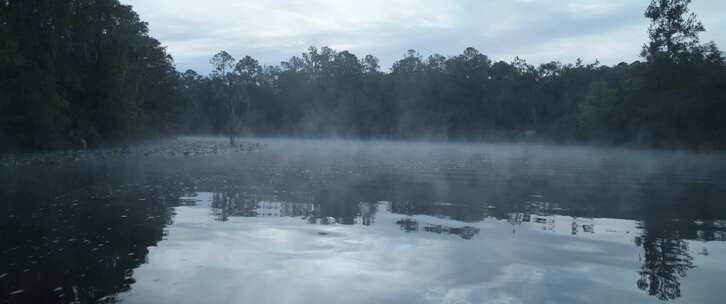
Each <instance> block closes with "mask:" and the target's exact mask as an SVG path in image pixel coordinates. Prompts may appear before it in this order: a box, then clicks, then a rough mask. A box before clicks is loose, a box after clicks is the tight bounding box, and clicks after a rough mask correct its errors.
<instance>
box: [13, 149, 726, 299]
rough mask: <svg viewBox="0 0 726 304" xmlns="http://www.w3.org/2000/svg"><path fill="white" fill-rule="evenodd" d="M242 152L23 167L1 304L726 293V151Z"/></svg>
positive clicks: (155, 152)
mask: <svg viewBox="0 0 726 304" xmlns="http://www.w3.org/2000/svg"><path fill="white" fill-rule="evenodd" d="M241 141H242V145H241V146H240V147H237V148H224V147H225V146H226V144H227V143H226V141H225V139H217V138H181V139H179V140H176V141H166V142H158V143H147V144H143V145H137V146H132V147H131V148H130V151H124V152H123V153H122V152H119V151H118V150H114V149H109V150H106V151H95V152H82V153H81V152H79V153H78V154H72V155H70V154H68V155H66V154H57V155H55V156H54V157H55V158H56V159H60V160H57V161H51V160H49V159H50V158H43V159H41V160H39V161H35V160H24V159H16V160H13V162H12V164H15V165H10V162H9V161H4V162H3V166H2V167H0V183H1V184H2V189H0V199H1V200H2V201H3V203H2V204H0V208H2V210H0V231H1V232H2V234H0V266H2V268H0V302H8V303H43V302H61V303H69V302H73V301H80V302H84V303H88V302H107V303H111V302H117V301H120V302H122V303H168V302H174V303H199V302H208V303H225V302H251V303H293V302H294V303H313V302H319V301H320V300H321V299H325V300H326V301H331V302H345V303H489V302H491V303H509V302H512V303H518V302H524V303H535V302H548V301H549V302H557V303H581V302H588V303H592V302H595V303H598V302H601V303H612V302H623V303H634V302H637V303H657V302H660V301H673V302H676V303H680V302H682V303H718V302H719V301H720V299H722V298H723V297H724V296H725V295H726V294H724V292H723V291H721V289H720V288H719V281H720V279H719V278H721V277H723V276H724V274H726V263H724V255H725V254H726V246H724V245H725V244H726V243H724V240H726V204H724V203H723V201H724V197H725V196H724V195H725V194H726V157H725V156H723V155H722V154H715V153H714V154H706V153H702V154H699V153H690V152H666V151H647V150H628V149H613V148H593V147H585V146H550V145H536V144H479V143H477V144H474V143H460V144H454V143H429V142H394V141H346V140H286V139H245V140H241ZM64 157H65V158H64Z"/></svg>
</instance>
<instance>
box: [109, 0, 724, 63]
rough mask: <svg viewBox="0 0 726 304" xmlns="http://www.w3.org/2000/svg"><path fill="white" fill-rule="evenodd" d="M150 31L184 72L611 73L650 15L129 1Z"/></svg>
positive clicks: (533, 6) (276, 0)
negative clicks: (345, 64)
mask: <svg viewBox="0 0 726 304" xmlns="http://www.w3.org/2000/svg"><path fill="white" fill-rule="evenodd" d="M122 1H123V2H124V3H126V4H130V5H132V6H133V7H134V9H135V10H136V11H137V12H138V13H139V14H140V15H141V18H142V19H143V20H145V21H147V22H149V24H150V28H151V33H152V35H154V36H155V37H156V38H158V39H159V40H161V41H162V43H163V44H165V45H167V46H168V49H169V52H170V53H171V54H172V55H173V56H174V58H175V60H176V63H177V66H178V68H179V69H181V70H184V69H187V68H191V69H195V70H198V71H200V72H203V73H206V72H208V71H209V70H210V68H209V64H208V62H207V61H208V58H209V57H211V55H212V54H214V53H215V52H217V51H218V50H221V49H224V50H227V51H229V52H230V53H231V54H233V55H234V56H236V57H241V56H244V55H251V56H252V57H255V58H258V59H259V60H260V61H261V62H262V63H264V64H278V63H279V62H280V61H282V60H287V59H288V58H289V57H290V56H293V55H297V54H299V53H301V52H303V51H304V50H305V49H307V47H308V46H311V45H314V46H322V45H327V46H331V47H333V48H335V49H339V50H350V51H352V52H354V53H356V54H358V55H359V56H361V55H364V54H369V53H370V54H374V55H376V56H378V57H379V58H380V59H381V62H382V64H383V66H384V67H388V66H390V65H391V64H392V63H393V62H394V61H395V60H397V59H398V58H400V57H401V56H402V55H403V54H404V53H405V51H406V50H408V49H416V50H418V51H419V52H420V53H422V54H424V55H429V54H432V53H441V54H443V55H455V54H459V53H461V51H462V50H463V49H464V48H466V47H469V46H473V47H476V48H478V49H479V50H481V51H482V52H483V53H485V54H487V55H489V56H490V57H491V58H492V59H494V60H507V61H509V60H511V59H513V58H514V57H515V56H520V57H524V58H526V59H527V60H528V61H529V62H531V63H542V62H547V61H551V60H559V61H563V62H572V61H574V60H575V59H576V58H582V59H583V60H585V61H587V62H590V61H594V60H596V59H598V60H600V61H601V62H602V63H605V64H617V63H619V62H621V61H633V60H637V59H638V53H639V52H640V48H641V46H642V45H643V43H644V42H645V41H646V40H647V33H646V30H647V26H648V23H647V20H646V19H645V18H643V11H644V10H645V7H646V6H647V5H648V2H649V1H646V0H643V1H632V0H572V1H570V0H492V1H479V0H456V1H442V0H367V1H338V0H306V1H296V0H268V1H235V0H208V1H205V2H199V1H192V0H155V1H149V0H122ZM722 6H723V4H722V2H721V0H696V1H694V3H693V4H692V10H693V11H694V12H695V13H696V14H698V15H699V17H700V19H701V20H702V21H703V22H704V24H705V25H706V28H707V30H708V32H706V33H704V34H703V35H702V39H703V40H704V41H709V40H715V41H716V42H717V43H718V44H719V45H721V46H724V45H726V39H724V38H722V36H723V35H719V33H723V32H725V31H726V22H724V21H723V20H722V19H723V18H721V17H722V16H720V14H719V12H720V11H721V10H722Z"/></svg>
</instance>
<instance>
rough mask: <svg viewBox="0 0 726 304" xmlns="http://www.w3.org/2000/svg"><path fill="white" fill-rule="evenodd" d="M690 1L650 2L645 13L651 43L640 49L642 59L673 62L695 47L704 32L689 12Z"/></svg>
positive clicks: (699, 23)
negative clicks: (662, 59) (649, 21)
mask: <svg viewBox="0 0 726 304" xmlns="http://www.w3.org/2000/svg"><path fill="white" fill-rule="evenodd" d="M690 3H691V0H652V1H651V2H650V5H649V6H648V8H647V9H646V11H645V17H646V18H648V19H650V20H651V24H650V28H649V29H648V34H649V36H650V42H649V43H648V44H646V45H645V46H644V47H643V52H642V55H643V56H644V57H646V58H648V60H655V59H657V58H660V57H664V58H668V59H671V60H673V61H675V62H678V61H682V60H684V59H686V55H687V54H688V53H689V52H690V51H691V50H693V49H694V48H695V47H697V46H698V42H699V40H698V34H699V33H700V32H703V31H705V28H704V27H703V24H702V23H701V22H700V21H698V19H697V18H696V14H694V13H691V12H690V11H689V10H688V5H689V4H690Z"/></svg>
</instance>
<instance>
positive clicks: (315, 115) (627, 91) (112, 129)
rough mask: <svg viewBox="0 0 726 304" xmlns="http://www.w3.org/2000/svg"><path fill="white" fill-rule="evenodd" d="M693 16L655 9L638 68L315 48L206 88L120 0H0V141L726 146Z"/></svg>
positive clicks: (723, 105) (238, 70) (718, 67)
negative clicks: (387, 59)
mask: <svg viewBox="0 0 726 304" xmlns="http://www.w3.org/2000/svg"><path fill="white" fill-rule="evenodd" d="M689 3H690V0H653V1H652V2H651V4H650V6H649V7H648V9H647V10H646V12H645V14H644V15H645V17H646V18H649V19H650V20H651V26H650V28H649V29H647V30H648V32H649V35H650V41H647V42H645V44H644V46H643V50H642V54H641V57H642V61H635V62H632V63H620V64H618V65H615V66H605V65H600V64H599V63H598V62H594V63H583V62H582V61H581V60H578V61H577V62H576V63H574V64H563V63H560V62H557V61H553V62H550V63H545V64H541V65H538V66H535V65H531V64H528V63H527V62H526V61H525V60H524V59H521V58H518V57H517V58H515V59H514V60H513V61H511V62H506V61H492V60H491V59H489V58H488V57H487V56H486V55H485V54H483V53H481V52H480V51H478V50H476V49H474V48H467V49H466V50H464V51H463V53H462V54H460V55H456V56H451V57H446V56H443V55H439V54H433V55H430V56H428V57H424V56H422V55H421V54H419V53H418V52H416V51H415V50H409V51H408V52H406V53H405V54H404V56H403V58H401V59H399V60H398V61H396V62H395V63H394V64H393V66H392V67H391V68H390V69H385V68H381V67H380V66H379V61H378V59H377V58H376V57H375V56H373V55H365V56H363V57H360V58H359V57H358V56H356V55H355V54H352V53H350V52H348V51H337V50H333V49H331V48H328V47H320V48H316V47H311V48H309V49H308V50H307V51H306V52H305V53H303V54H302V55H301V56H295V57H292V58H290V59H288V60H287V61H284V62H282V63H281V64H280V65H275V66H262V65H261V64H260V63H259V62H258V61H257V60H255V59H254V58H251V57H249V56H244V57H242V58H241V59H239V60H236V59H235V58H233V57H232V56H231V55H230V54H228V53H227V52H225V51H220V52H219V53H217V54H215V55H214V56H213V57H212V58H211V59H210V64H211V65H212V66H213V72H212V73H211V74H210V75H206V76H205V75H200V74H198V73H197V72H195V71H192V70H187V71H185V72H179V71H177V70H176V68H175V66H174V62H173V59H172V57H171V56H170V55H169V54H168V53H167V52H166V49H165V48H164V47H163V46H162V44H161V43H160V42H159V41H157V40H156V39H154V38H153V37H151V36H150V35H149V30H148V27H147V24H146V23H145V22H143V21H141V20H140V18H139V16H138V15H137V14H136V13H135V12H134V11H133V10H132V8H131V7H130V6H127V5H122V4H120V3H119V1H118V0H67V1H55V0H0V143H2V145H3V146H4V147H5V149H58V148H81V147H88V146H97V145H100V144H103V143H114V142H124V141H129V140H133V139H141V138H155V137H163V136H173V135H179V134H215V135H227V136H229V135H232V136H235V135H240V136H294V137H344V138H372V139H433V140H533V141H548V142H564V143H569V142H578V143H579V142H582V143H598V144H619V145H622V144H628V145H631V144H632V145H638V146H648V147H689V148H697V149H726V120H725V119H723V117H726V60H725V59H724V55H723V54H722V52H721V51H720V50H719V49H718V48H717V46H716V45H715V44H714V43H713V42H710V43H705V44H702V43H701V42H700V41H699V39H698V38H699V33H700V32H703V31H705V28H704V26H703V25H702V24H701V23H700V22H699V21H698V20H697V19H696V16H695V15H694V14H693V13H691V12H689V10H688V5H689ZM644 30H646V29H644ZM240 43H244V41H240ZM231 138H232V137H231Z"/></svg>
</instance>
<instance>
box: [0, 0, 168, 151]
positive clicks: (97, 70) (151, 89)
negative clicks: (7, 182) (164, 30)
mask: <svg viewBox="0 0 726 304" xmlns="http://www.w3.org/2000/svg"><path fill="white" fill-rule="evenodd" d="M0 14H1V15H0V16H2V18H1V19H0V20H2V24H0V36H1V37H2V39H0V70H2V73H1V74H0V75H2V76H0V78H1V79H0V83H2V85H0V96H2V101H1V102H0V125H1V126H2V128H1V130H2V135H0V140H3V141H4V142H5V143H6V145H5V146H6V147H8V146H16V147H19V148H33V149H47V148H62V147H81V146H82V144H81V142H83V141H86V142H89V143H91V144H98V143H100V142H101V141H110V140H123V139H125V138H127V137H131V136H133V137H138V136H141V135H148V134H153V133H156V132H173V131H178V130H175V128H174V127H173V125H174V123H176V122H175V121H174V119H173V118H172V117H171V116H173V115H174V114H173V113H174V112H176V111H177V109H179V105H178V104H175V103H174V101H175V100H178V99H179V96H178V93H179V92H178V90H177V88H176V86H177V78H178V77H177V75H176V71H175V70H174V66H173V63H172V59H171V57H170V56H169V55H167V54H166V50H165V49H164V48H163V47H161V45H160V43H159V42H158V41H156V40H155V39H153V38H151V37H149V36H148V28H147V25H146V23H144V22H142V21H141V20H140V19H139V17H138V15H137V14H136V13H134V12H133V11H132V10H131V7H129V6H126V5H121V4H120V3H119V2H118V1H117V0H97V1H93V0H74V1H51V0H6V1H3V2H2V3H0Z"/></svg>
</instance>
